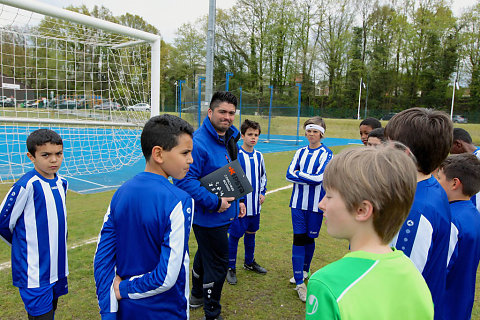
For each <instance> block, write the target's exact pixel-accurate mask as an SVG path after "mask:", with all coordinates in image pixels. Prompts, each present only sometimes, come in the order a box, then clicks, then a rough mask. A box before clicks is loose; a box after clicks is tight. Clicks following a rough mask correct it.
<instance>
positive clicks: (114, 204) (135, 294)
mask: <svg viewBox="0 0 480 320" xmlns="http://www.w3.org/2000/svg"><path fill="white" fill-rule="evenodd" d="M193 210H194V204H193V200H192V198H191V197H190V196H189V195H188V194H187V193H186V192H185V191H183V190H181V189H179V188H178V187H176V186H174V185H173V184H172V183H170V182H169V181H168V179H166V178H165V177H163V176H160V175H157V174H154V173H151V172H142V173H139V174H137V175H136V176H135V177H133V178H132V179H130V180H129V181H127V182H125V183H124V184H123V185H122V186H121V187H120V188H119V189H118V190H117V191H116V192H115V194H114V195H113V198H112V201H111V202H110V206H109V208H108V210H107V213H106V214H105V217H104V223H103V227H102V229H101V231H100V235H99V237H98V239H99V240H98V244H97V250H96V252H95V257H94V277H95V285H96V288H97V299H98V304H99V306H100V314H101V316H102V319H188V317H189V311H188V296H189V282H188V275H189V271H188V267H189V261H190V260H189V255H188V239H189V236H190V229H191V226H192V220H193ZM115 275H118V276H120V277H121V278H122V279H123V281H121V282H120V294H121V296H122V299H121V300H119V301H117V299H116V298H115V292H114V290H113V286H112V284H113V281H114V278H115Z"/></svg>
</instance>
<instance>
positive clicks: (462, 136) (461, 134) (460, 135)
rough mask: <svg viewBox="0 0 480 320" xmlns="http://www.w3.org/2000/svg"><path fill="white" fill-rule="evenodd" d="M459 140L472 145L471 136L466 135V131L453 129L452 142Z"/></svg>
mask: <svg viewBox="0 0 480 320" xmlns="http://www.w3.org/2000/svg"><path fill="white" fill-rule="evenodd" d="M455 140H461V141H465V142H466V143H469V144H472V143H473V142H472V136H470V133H468V131H467V130H465V129H462V128H453V141H455Z"/></svg>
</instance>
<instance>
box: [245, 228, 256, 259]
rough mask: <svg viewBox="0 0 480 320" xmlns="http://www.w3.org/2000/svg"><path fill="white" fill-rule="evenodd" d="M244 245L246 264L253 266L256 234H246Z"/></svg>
mask: <svg viewBox="0 0 480 320" xmlns="http://www.w3.org/2000/svg"><path fill="white" fill-rule="evenodd" d="M243 244H244V245H245V264H252V262H253V256H254V253H255V233H245V235H244V236H243Z"/></svg>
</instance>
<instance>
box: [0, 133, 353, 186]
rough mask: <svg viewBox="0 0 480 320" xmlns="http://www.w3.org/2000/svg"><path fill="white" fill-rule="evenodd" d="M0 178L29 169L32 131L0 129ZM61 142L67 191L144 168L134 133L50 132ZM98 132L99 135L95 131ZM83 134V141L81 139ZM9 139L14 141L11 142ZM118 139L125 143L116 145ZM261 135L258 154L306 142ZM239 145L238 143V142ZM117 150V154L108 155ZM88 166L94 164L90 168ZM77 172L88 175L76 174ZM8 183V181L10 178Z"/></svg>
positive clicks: (333, 142)
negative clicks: (28, 140) (29, 142)
mask: <svg viewBox="0 0 480 320" xmlns="http://www.w3.org/2000/svg"><path fill="white" fill-rule="evenodd" d="M0 128H1V130H0V176H1V178H2V181H3V180H8V179H9V175H10V176H11V175H12V173H13V175H14V176H15V177H16V178H19V177H20V176H21V175H22V174H23V172H26V171H28V170H30V169H31V168H33V165H32V164H31V162H30V160H29V159H28V158H27V156H26V152H27V148H26V145H25V141H26V139H27V136H28V134H29V133H30V132H32V131H34V130H36V129H38V128H35V127H18V126H2V127H0ZM54 130H56V131H57V132H58V133H59V134H60V135H61V136H62V138H63V140H64V154H65V160H64V164H63V165H62V169H61V170H60V174H61V175H63V176H64V177H66V178H67V179H68V181H69V189H70V190H72V191H75V192H78V193H95V192H101V191H107V190H112V189H116V188H118V187H119V186H120V185H121V184H122V183H124V182H125V181H127V180H128V179H130V178H131V177H133V176H134V175H135V174H137V173H138V172H141V171H143V170H144V168H145V160H144V159H143V155H142V153H141V147H140V141H139V138H138V134H139V131H138V130H129V131H128V132H125V130H124V129H122V130H123V131H122V132H121V133H118V132H115V130H119V129H105V128H102V129H85V128H78V129H77V130H74V131H72V128H58V127H56V128H54ZM95 130H96V131H95ZM98 130H100V132H99V131H98ZM82 132H83V135H84V136H83V137H82ZM12 136H14V137H15V138H14V139H12ZM87 136H90V140H92V139H91V137H92V136H94V137H96V138H95V139H94V142H93V144H92V142H91V141H90V142H89V143H90V144H91V145H87V142H86V141H87ZM119 136H122V137H123V138H124V139H123V140H125V141H119ZM266 138H267V135H265V134H264V135H262V136H261V137H260V141H259V142H258V144H257V146H256V149H257V150H259V151H261V152H262V153H272V152H282V151H292V150H296V149H298V148H299V147H300V146H303V145H306V144H307V143H308V142H307V140H306V138H305V137H299V140H298V143H297V137H296V136H286V135H270V140H269V141H267V140H266ZM323 143H324V144H325V145H326V146H328V147H334V146H342V145H348V144H361V141H360V140H359V139H341V138H325V139H324V140H323ZM239 144H241V141H240V142H239ZM112 150H118V152H117V153H118V154H116V155H115V154H112ZM89 163H94V164H95V165H94V166H93V167H90V165H89ZM68 167H75V168H76V170H67V169H66V168H68ZM78 172H89V173H86V174H79V173H78ZM10 179H11V178H10Z"/></svg>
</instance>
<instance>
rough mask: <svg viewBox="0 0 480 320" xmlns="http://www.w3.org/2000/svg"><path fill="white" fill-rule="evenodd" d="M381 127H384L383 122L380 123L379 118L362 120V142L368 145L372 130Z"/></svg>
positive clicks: (359, 127) (360, 127) (360, 126)
mask: <svg viewBox="0 0 480 320" xmlns="http://www.w3.org/2000/svg"><path fill="white" fill-rule="evenodd" d="M381 127H382V124H381V123H380V121H378V119H375V118H367V119H364V120H362V122H360V125H359V126H358V129H359V130H360V139H361V140H362V143H363V144H364V145H367V142H368V135H369V134H370V132H372V130H374V129H377V128H381Z"/></svg>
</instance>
